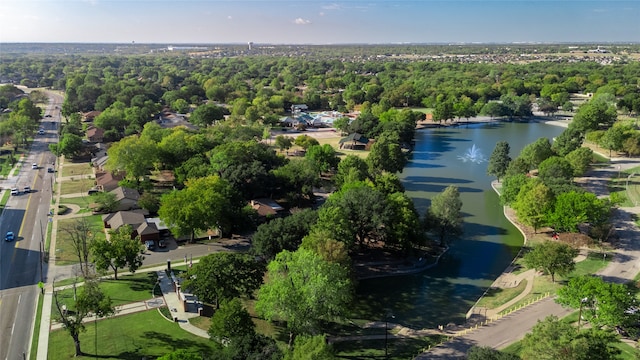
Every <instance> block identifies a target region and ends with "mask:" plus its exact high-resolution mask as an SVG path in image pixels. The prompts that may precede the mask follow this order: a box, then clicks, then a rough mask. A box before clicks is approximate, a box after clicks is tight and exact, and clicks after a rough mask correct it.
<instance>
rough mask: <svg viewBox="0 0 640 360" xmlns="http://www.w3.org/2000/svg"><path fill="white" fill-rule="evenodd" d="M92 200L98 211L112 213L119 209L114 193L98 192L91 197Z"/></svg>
mask: <svg viewBox="0 0 640 360" xmlns="http://www.w3.org/2000/svg"><path fill="white" fill-rule="evenodd" d="M91 199H92V200H93V201H94V202H95V203H96V204H97V206H98V207H97V209H96V210H98V211H101V212H105V213H110V212H113V211H114V210H115V209H117V208H118V204H119V203H118V199H117V198H116V194H114V193H112V192H98V193H95V194H93V195H91Z"/></svg>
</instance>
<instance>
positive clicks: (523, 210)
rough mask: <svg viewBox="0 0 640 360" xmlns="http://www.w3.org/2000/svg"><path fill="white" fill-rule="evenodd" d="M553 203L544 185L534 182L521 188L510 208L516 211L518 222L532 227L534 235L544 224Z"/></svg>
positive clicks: (551, 194) (548, 190) (550, 193)
mask: <svg viewBox="0 0 640 360" xmlns="http://www.w3.org/2000/svg"><path fill="white" fill-rule="evenodd" d="M553 202H554V197H553V193H552V192H551V190H550V189H549V188H548V187H547V186H546V185H545V184H543V183H541V182H539V181H536V182H529V183H527V184H526V185H525V186H523V187H522V189H521V190H520V193H518V197H517V198H516V201H515V202H514V203H513V204H512V205H511V206H512V207H513V209H514V210H516V213H517V215H518V220H520V221H522V222H523V223H524V224H526V225H529V226H532V227H533V232H534V234H535V233H537V232H538V229H539V228H540V227H541V226H542V225H544V224H545V223H546V221H547V219H546V218H547V216H548V214H549V212H550V211H551V209H552V208H553Z"/></svg>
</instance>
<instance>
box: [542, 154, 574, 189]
mask: <svg viewBox="0 0 640 360" xmlns="http://www.w3.org/2000/svg"><path fill="white" fill-rule="evenodd" d="M538 178H540V180H542V182H543V183H544V184H545V185H547V186H548V187H549V188H551V189H552V190H554V193H556V194H557V193H559V192H558V191H557V190H556V189H557V188H558V187H559V186H562V185H566V184H571V183H572V182H573V167H572V166H571V163H570V162H569V160H567V159H565V158H563V157H559V156H551V157H549V158H547V159H545V160H544V161H543V162H541V163H540V165H539V166H538Z"/></svg>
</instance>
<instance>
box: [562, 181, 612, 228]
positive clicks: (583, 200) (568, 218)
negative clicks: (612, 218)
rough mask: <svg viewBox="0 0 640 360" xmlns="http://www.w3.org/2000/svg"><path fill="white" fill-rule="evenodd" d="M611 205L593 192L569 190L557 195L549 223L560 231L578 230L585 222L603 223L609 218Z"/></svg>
mask: <svg viewBox="0 0 640 360" xmlns="http://www.w3.org/2000/svg"><path fill="white" fill-rule="evenodd" d="M610 210H611V205H610V204H609V203H608V201H606V200H604V199H598V197H597V196H596V195H595V194H593V193H588V192H579V191H569V192H563V193H560V194H557V195H556V202H555V206H554V209H553V212H552V213H551V214H549V224H550V225H552V226H553V227H554V228H556V230H559V231H571V232H577V231H578V225H580V224H584V223H591V224H602V223H604V222H606V221H607V220H608V219H609V213H610Z"/></svg>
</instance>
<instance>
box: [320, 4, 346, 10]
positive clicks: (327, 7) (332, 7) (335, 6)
mask: <svg viewBox="0 0 640 360" xmlns="http://www.w3.org/2000/svg"><path fill="white" fill-rule="evenodd" d="M322 8H323V9H325V10H340V9H341V8H342V6H340V5H338V4H336V3H333V4H329V5H323V6H322Z"/></svg>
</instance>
